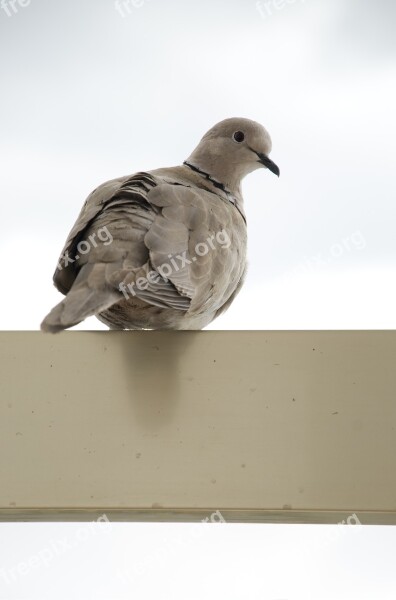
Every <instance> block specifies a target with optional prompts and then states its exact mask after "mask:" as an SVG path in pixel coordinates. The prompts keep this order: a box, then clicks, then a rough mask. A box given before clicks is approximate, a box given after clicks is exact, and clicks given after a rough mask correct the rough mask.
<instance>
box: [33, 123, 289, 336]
mask: <svg viewBox="0 0 396 600" xmlns="http://www.w3.org/2000/svg"><path fill="white" fill-rule="evenodd" d="M271 149H272V141H271V138H270V135H269V133H268V132H267V130H266V129H265V128H264V127H263V126H262V125H260V124H259V123H257V122H255V121H252V120H250V119H246V118H237V117H232V118H228V119H224V120H223V121H220V122H219V123H217V124H216V125H214V126H213V127H212V128H211V129H209V131H207V133H205V135H204V136H203V138H202V139H201V140H200V142H199V143H198V145H197V146H196V148H195V149H194V150H193V152H192V153H191V154H190V156H189V157H188V158H187V159H186V160H185V161H184V162H183V163H182V164H181V165H178V166H175V167H165V168H159V169H154V170H150V171H140V172H137V173H135V174H133V175H127V176H123V177H119V178H117V179H112V180H110V181H107V182H105V183H103V184H101V185H99V187H97V188H96V189H95V190H94V191H93V192H92V193H91V194H90V195H89V196H88V198H87V199H86V201H85V203H84V205H83V207H82V209H81V212H80V214H79V216H78V218H77V221H76V222H75V224H74V226H73V228H72V229H71V231H70V233H69V236H68V238H67V240H66V243H65V245H64V248H63V250H62V252H61V255H60V258H59V260H58V264H57V267H56V270H55V273H54V276H53V281H54V284H55V286H56V288H57V289H58V290H59V291H60V292H61V293H62V294H64V295H65V298H64V299H63V300H62V301H61V302H60V303H59V304H57V305H56V306H55V307H54V308H53V309H52V310H51V312H50V313H49V314H48V315H47V316H46V317H45V319H44V320H43V322H42V323H41V329H42V330H43V331H45V332H50V333H56V332H59V331H62V330H64V329H68V328H69V327H73V326H74V325H77V324H78V323H80V322H81V321H83V320H84V319H86V318H87V317H89V316H92V315H95V316H96V317H97V318H98V319H99V320H100V321H102V322H103V323H105V324H106V325H107V326H108V327H109V328H110V329H118V330H120V329H134V330H136V329H137V330H145V329H159V330H161V329H171V330H186V329H187V330H191V329H193V330H195V329H203V328H204V327H206V326H207V325H208V324H209V323H211V322H212V321H213V319H215V318H216V317H218V316H219V315H220V314H222V313H223V312H224V311H225V310H226V309H227V308H228V307H229V306H230V305H231V303H232V302H233V300H234V299H235V297H236V295H237V294H238V292H239V291H240V289H241V286H242V284H243V282H244V279H245V275H246V268H247V257H246V254H247V252H246V245H247V224H246V215H245V211H244V206H243V197H242V192H241V181H242V180H243V178H244V177H245V176H246V175H248V174H249V173H251V172H252V171H254V170H256V169H258V168H260V167H261V168H266V169H268V170H269V171H271V172H272V173H274V174H275V175H277V176H278V177H279V174H280V171H279V167H278V166H277V165H276V164H275V163H274V162H273V161H272V160H271V159H270V158H269V154H270V152H271Z"/></svg>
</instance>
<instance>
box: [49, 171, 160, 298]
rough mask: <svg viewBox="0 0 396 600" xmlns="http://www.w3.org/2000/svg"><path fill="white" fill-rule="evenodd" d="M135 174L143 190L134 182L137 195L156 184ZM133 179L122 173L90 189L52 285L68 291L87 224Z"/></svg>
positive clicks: (89, 224) (146, 177)
mask: <svg viewBox="0 0 396 600" xmlns="http://www.w3.org/2000/svg"><path fill="white" fill-rule="evenodd" d="M138 175H140V178H139V182H141V186H143V189H142V188H141V186H138V185H136V186H135V187H134V191H135V193H136V194H142V193H144V194H145V193H147V190H148V189H150V187H152V185H155V183H154V181H153V180H152V178H150V177H149V176H148V175H147V174H146V173H139V174H138ZM134 178H135V179H136V176H132V177H131V176H125V177H119V178H117V179H111V180H110V181H106V182H105V183H103V184H102V185H100V186H99V187H97V188H96V189H95V190H94V191H93V192H91V194H90V195H89V196H88V198H87V199H86V201H85V203H84V205H83V207H82V209H81V212H80V214H79V215H78V217H77V220H76V222H75V224H74V225H73V227H72V229H71V231H70V233H69V235H68V237H67V240H66V242H65V245H64V247H63V249H62V252H61V255H60V257H59V260H58V264H57V268H56V270H55V273H54V275H53V280H54V284H55V286H56V287H57V289H58V290H59V291H60V292H62V294H67V292H68V291H69V290H70V288H71V286H72V285H73V282H74V281H75V279H76V277H77V274H78V271H79V269H80V264H79V262H78V260H76V255H78V251H77V245H78V243H79V242H80V241H81V240H85V239H86V235H85V234H86V232H87V230H88V229H89V227H90V226H91V225H92V224H93V222H94V220H95V219H96V218H97V217H98V215H100V213H101V212H102V211H103V210H104V209H105V208H106V206H107V205H108V203H109V202H111V201H112V200H113V199H115V198H117V196H118V194H119V193H120V190H121V188H123V187H125V186H126V187H127V186H128V182H129V183H130V184H131V185H133V183H134V182H133V180H134Z"/></svg>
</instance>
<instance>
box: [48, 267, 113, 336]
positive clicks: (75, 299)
mask: <svg viewBox="0 0 396 600" xmlns="http://www.w3.org/2000/svg"><path fill="white" fill-rule="evenodd" d="M90 267H91V265H89V266H88V265H85V266H84V267H83V268H82V269H81V271H80V273H79V275H78V277H77V279H76V281H75V283H74V285H73V287H72V288H71V290H70V291H69V293H68V294H67V296H66V298H64V299H63V300H62V301H61V302H59V304H57V305H56V306H55V307H54V308H53V309H52V310H51V312H50V313H49V314H48V315H47V316H46V317H45V319H44V321H43V322H42V323H41V329H42V331H47V332H50V333H57V332H58V331H62V330H63V329H68V328H69V327H73V326H74V325H77V324H78V323H80V322H81V321H83V320H84V319H86V318H87V317H90V316H92V315H94V314H97V313H99V312H102V311H103V310H106V309H107V308H109V307H110V306H112V305H113V304H115V303H116V302H118V301H119V300H120V293H119V292H117V291H116V290H115V289H111V288H108V287H106V288H103V287H102V288H99V289H98V288H97V287H95V286H92V283H93V281H92V267H91V268H90ZM95 283H96V284H97V283H98V282H95Z"/></svg>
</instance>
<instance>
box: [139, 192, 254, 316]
mask: <svg viewBox="0 0 396 600" xmlns="http://www.w3.org/2000/svg"><path fill="white" fill-rule="evenodd" d="M147 200H148V202H149V203H150V204H151V205H154V206H156V207H158V208H160V209H161V212H160V213H159V214H158V215H157V216H156V218H155V219H154V221H153V224H152V225H151V227H150V229H149V231H148V232H147V234H146V235H145V238H144V241H145V244H146V246H147V247H148V249H149V256H150V261H151V264H152V265H153V267H154V268H155V269H157V270H158V269H159V270H160V271H161V269H162V271H164V268H163V267H164V265H168V267H167V268H166V269H165V271H166V272H169V275H168V276H167V277H168V279H169V281H170V282H171V283H172V284H173V285H174V287H175V288H176V290H177V291H178V293H179V295H180V296H181V297H183V298H188V299H190V300H191V309H190V310H193V311H194V312H201V311H202V310H205V306H206V305H207V304H208V303H211V304H212V303H213V302H214V305H215V308H219V307H220V306H221V305H222V304H223V303H224V302H225V301H226V300H228V298H229V296H230V294H231V293H232V291H233V290H234V288H235V285H236V281H239V279H240V277H241V276H242V274H243V271H244V266H245V256H244V249H245V242H246V227H245V223H244V222H243V220H242V219H241V217H240V215H239V214H238V213H237V211H236V210H235V209H234V208H231V209H230V206H229V205H227V203H226V202H225V201H223V200H222V199H220V198H219V197H218V196H216V194H213V193H211V192H208V191H206V190H202V189H197V188H193V187H189V186H186V185H171V184H169V183H165V184H162V185H158V186H157V187H155V188H153V189H152V190H151V191H150V192H149V193H148V196H147ZM220 233H222V237H221V238H220V237H219V235H220ZM226 239H227V242H229V243H227V244H225V243H224V242H225V241H226ZM220 242H223V243H220ZM226 245H227V247H226Z"/></svg>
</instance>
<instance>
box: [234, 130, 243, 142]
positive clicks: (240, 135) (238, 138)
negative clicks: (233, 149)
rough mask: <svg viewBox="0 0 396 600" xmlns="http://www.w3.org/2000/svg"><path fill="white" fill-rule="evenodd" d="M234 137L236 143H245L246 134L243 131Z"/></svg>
mask: <svg viewBox="0 0 396 600" xmlns="http://www.w3.org/2000/svg"><path fill="white" fill-rule="evenodd" d="M232 137H233V138H234V140H235V141H236V142H243V140H244V139H245V134H244V133H243V131H236V132H235V133H234V135H233V136H232Z"/></svg>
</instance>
